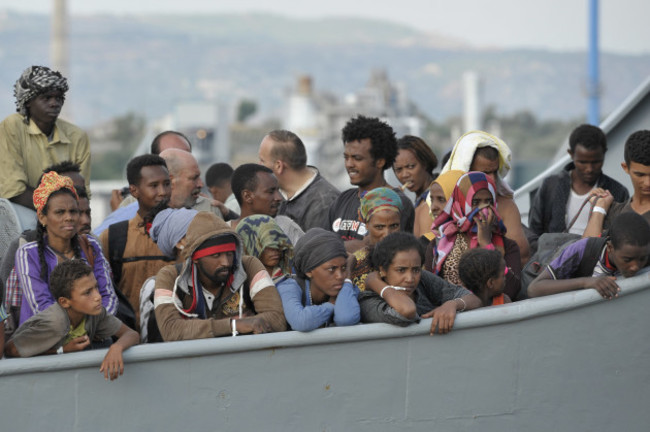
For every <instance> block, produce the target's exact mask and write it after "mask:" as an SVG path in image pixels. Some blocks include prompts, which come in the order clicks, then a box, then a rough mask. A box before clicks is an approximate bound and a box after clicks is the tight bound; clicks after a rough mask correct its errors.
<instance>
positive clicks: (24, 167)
mask: <svg viewBox="0 0 650 432" xmlns="http://www.w3.org/2000/svg"><path fill="white" fill-rule="evenodd" d="M67 91H68V82H67V80H66V79H65V77H63V76H62V75H61V74H60V73H59V72H56V71H53V70H51V69H50V68H47V67H45V66H30V67H29V68H27V69H25V71H23V73H22V75H21V76H20V78H18V80H17V81H16V84H15V86H14V96H15V97H16V111H18V112H17V113H15V114H12V115H10V116H9V117H7V118H5V119H4V120H3V121H2V122H1V123H0V154H2V155H3V157H2V158H0V172H2V174H3V179H4V180H3V181H2V183H0V197H2V198H7V199H9V200H11V201H12V202H14V203H16V204H20V205H21V206H24V207H26V208H28V209H31V210H33V209H34V204H33V200H32V196H33V193H34V189H35V188H36V186H38V180H39V178H40V177H41V175H42V174H43V169H44V168H45V167H47V166H49V165H53V164H57V163H60V162H63V161H65V160H69V161H71V162H73V163H76V164H79V166H80V167H81V175H82V176H83V177H84V179H85V180H86V189H88V187H89V184H90V145H89V143H88V135H86V133H85V132H84V131H82V130H81V129H80V128H78V127H77V126H75V125H73V124H71V123H68V122H66V121H64V120H61V119H59V114H60V113H61V108H63V102H64V101H65V93H66V92H67Z"/></svg>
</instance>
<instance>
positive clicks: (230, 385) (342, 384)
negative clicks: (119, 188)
mask: <svg viewBox="0 0 650 432" xmlns="http://www.w3.org/2000/svg"><path fill="white" fill-rule="evenodd" d="M621 286H622V287H623V292H622V295H621V296H620V297H619V298H617V299H615V300H612V301H605V300H602V299H601V298H600V296H598V294H597V293H596V292H595V291H594V290H585V291H579V292H574V293H566V294H561V295H556V296H551V297H546V298H541V299H532V300H526V301H523V302H518V303H513V304H510V305H505V306H498V307H492V308H487V309H483V310H476V311H471V312H465V313H462V314H460V315H459V316H458V318H457V321H456V325H455V328H454V330H453V331H452V332H451V333H450V334H448V335H444V336H440V335H435V336H429V334H428V326H429V324H430V320H424V321H423V322H422V323H421V324H419V325H414V326H411V327H408V328H397V327H392V326H388V325H383V324H373V325H359V326H354V327H349V328H328V329H320V330H316V331H314V332H311V333H298V332H286V333H278V334H268V335H259V336H240V337H236V338H232V337H226V338H220V339H211V340H198V341H187V342H176V343H165V344H153V345H148V346H138V347H134V348H132V349H130V350H128V351H127V352H126V353H125V355H124V357H125V360H126V371H125V374H124V375H123V376H122V377H120V378H119V379H118V380H117V381H115V382H105V381H104V379H103V376H102V375H100V373H99V364H100V363H101V359H102V358H103V355H104V354H105V350H101V351H96V352H83V353H78V354H65V355H62V356H44V357H39V358H34V359H10V360H3V361H1V362H0V406H1V407H2V412H3V413H4V415H3V430H25V431H39V430H48V429H51V428H52V426H54V425H56V429H58V430H66V431H68V430H69V431H87V430H134V431H135V430H137V431H147V430H184V429H186V428H198V429H202V428H210V429H209V430H226V429H228V430H254V429H263V430H300V431H302V430H307V431H309V430H327V431H334V430H341V431H344V430H361V431H366V430H367V431H379V430H400V431H402V430H425V429H426V430H431V429H432V428H433V430H445V431H455V430H458V431H461V430H463V431H464V430H480V431H504V430H512V431H521V430H526V431H537V430H539V431H547V430H570V431H611V430H625V431H636V430H638V431H642V430H643V431H646V430H648V427H649V426H650V410H649V409H648V401H650V369H649V367H650V344H649V342H650V325H649V324H650V322H649V321H650V319H649V318H648V310H649V307H650V289H649V286H650V279H649V278H648V275H643V276H638V277H636V278H633V279H629V280H626V281H622V282H621ZM5 428H6V429H5Z"/></svg>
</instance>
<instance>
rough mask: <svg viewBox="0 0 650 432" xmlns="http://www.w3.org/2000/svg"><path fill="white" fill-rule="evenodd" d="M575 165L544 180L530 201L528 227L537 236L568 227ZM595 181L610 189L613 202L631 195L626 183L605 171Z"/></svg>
mask: <svg viewBox="0 0 650 432" xmlns="http://www.w3.org/2000/svg"><path fill="white" fill-rule="evenodd" d="M574 167H575V166H574V165H573V162H571V163H569V164H568V165H567V166H565V167H564V169H563V170H562V171H561V172H560V173H559V174H556V175H552V176H550V177H548V178H546V179H544V181H543V182H542V186H541V187H540V188H539V189H538V190H537V193H536V194H535V197H534V198H533V199H532V200H531V202H532V204H531V206H530V211H529V213H528V227H529V228H530V229H531V231H533V232H534V233H535V234H536V235H537V236H540V235H542V233H546V232H564V231H565V230H566V206H567V202H568V201H569V195H570V193H571V170H572V169H573V168H574ZM596 184H597V185H598V187H600V188H603V189H607V190H608V191H609V192H610V193H611V194H612V195H613V196H614V201H617V202H623V201H625V200H627V199H628V198H629V197H630V194H629V193H628V191H627V189H626V188H625V186H623V185H622V184H620V183H619V182H617V181H616V180H614V179H613V178H611V177H608V176H606V175H605V174H601V175H600V178H599V179H598V182H597V183H596Z"/></svg>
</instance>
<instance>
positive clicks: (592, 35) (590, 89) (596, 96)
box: [587, 0, 600, 126]
mask: <svg viewBox="0 0 650 432" xmlns="http://www.w3.org/2000/svg"><path fill="white" fill-rule="evenodd" d="M588 62H589V64H588V73H589V77H588V82H587V97H588V100H589V102H588V110H587V122H588V123H590V124H592V125H595V126H598V125H599V124H600V77H599V67H598V63H599V55H598V0H591V1H590V2H589V60H588Z"/></svg>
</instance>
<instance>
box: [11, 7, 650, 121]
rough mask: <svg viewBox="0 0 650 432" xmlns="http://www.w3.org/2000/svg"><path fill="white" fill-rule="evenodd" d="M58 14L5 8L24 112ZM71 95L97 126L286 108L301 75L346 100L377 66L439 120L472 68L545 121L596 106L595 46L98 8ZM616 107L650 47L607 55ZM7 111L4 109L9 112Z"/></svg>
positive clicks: (83, 32)
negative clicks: (248, 103) (591, 55)
mask: <svg viewBox="0 0 650 432" xmlns="http://www.w3.org/2000/svg"><path fill="white" fill-rule="evenodd" d="M49 31H50V21H49V16H46V15H38V14H18V13H12V12H1V11H0V64H2V67H1V68H0V109H1V110H2V112H3V113H6V114H8V113H10V112H12V111H13V110H14V105H13V94H12V86H13V83H14V82H15V80H16V78H17V77H18V75H19V74H20V72H21V71H22V70H23V69H24V68H25V67H27V66H28V65H30V64H49ZM69 35H70V64H71V70H70V77H69V78H70V82H71V91H70V93H69V101H70V104H71V105H72V112H73V114H74V117H75V121H76V122H77V123H78V124H80V125H82V126H88V125H91V124H94V123H97V122H101V121H104V120H106V119H108V118H110V117H112V116H115V115H119V114H123V113H125V112H127V111H136V112H139V113H142V114H144V115H146V116H147V117H149V118H155V117H158V116H160V115H163V114H165V113H168V112H170V111H172V109H173V106H174V104H175V103H177V102H179V101H182V100H190V99H201V98H203V97H204V96H205V95H206V92H207V93H211V94H217V95H219V97H221V98H224V99H225V100H230V101H233V102H235V101H237V100H238V99H239V98H243V97H245V98H249V99H250V98H252V99H256V100H257V101H258V102H259V104H260V107H261V109H262V111H264V112H267V113H279V110H280V109H281V108H282V104H283V102H284V98H285V97H286V94H287V89H288V88H290V87H292V86H293V85H294V83H295V79H296V77H297V76H299V75H302V74H310V75H311V76H312V77H313V80H314V84H315V88H316V90H317V91H329V92H331V93H334V94H336V95H339V96H343V95H345V94H346V93H349V92H353V91H355V90H358V89H359V88H360V87H363V86H364V85H365V83H366V81H367V80H368V78H369V76H370V71H371V70H372V69H374V68H384V69H386V70H387V72H388V75H389V77H390V79H391V80H393V81H394V82H399V83H402V84H403V85H404V86H405V87H406V89H407V93H408V95H409V97H410V98H411V99H412V100H413V101H414V102H415V103H416V104H417V105H418V106H419V107H420V109H421V110H422V111H423V112H424V113H425V114H427V115H428V116H430V117H432V118H434V119H444V118H446V117H449V116H453V115H458V114H459V113H460V112H461V109H462V87H461V84H462V74H463V72H465V71H466V70H469V69H472V70H475V71H477V72H479V74H480V75H481V76H482V77H483V82H484V93H483V98H484V104H485V105H489V104H493V105H496V106H497V109H498V111H499V112H502V113H511V112H514V111H518V110H523V109H527V110H529V111H531V112H533V113H534V114H535V115H538V116H540V117H544V118H564V119H568V118H576V117H580V116H582V115H583V114H584V112H585V106H586V101H585V96H584V89H585V79H584V78H585V76H586V66H585V65H586V53H583V52H576V53H555V52H546V51H532V50H517V51H505V50H498V49H493V50H485V49H482V50H479V49H476V48H473V47H471V46H469V45H467V44H465V43H463V42H462V41H459V40H455V39H451V38H445V37H444V36H441V35H435V34H424V33H422V32H420V31H418V30H415V29H412V28H409V27H407V26H404V25H399V24H393V23H388V22H382V21H376V20H362V19H356V18H345V17H341V18H327V19H321V20H298V19H292V18H286V17H281V16H276V15H267V14H246V15H212V16H211V15H203V16H169V15H147V16H145V15H128V16H114V15H92V16H77V15H75V16H72V17H71V18H70V32H69ZM601 67H602V71H601V80H602V83H603V85H602V89H603V93H602V94H603V98H602V112H603V114H607V113H608V112H610V111H611V110H612V109H614V108H615V107H616V106H617V105H618V104H619V103H621V102H622V100H623V99H624V98H625V97H627V95H628V94H629V93H630V92H631V91H632V90H634V89H635V88H636V87H637V86H638V85H639V84H640V83H641V82H642V81H643V80H644V79H645V78H646V77H647V76H648V71H650V55H642V56H624V55H613V54H603V55H602V56H601ZM6 114H3V117H4V115H6Z"/></svg>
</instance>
